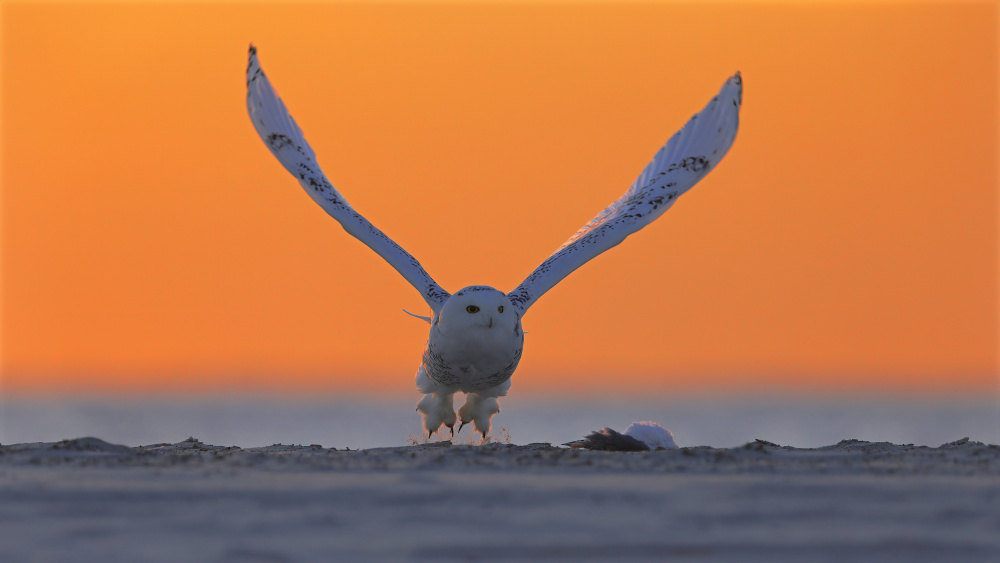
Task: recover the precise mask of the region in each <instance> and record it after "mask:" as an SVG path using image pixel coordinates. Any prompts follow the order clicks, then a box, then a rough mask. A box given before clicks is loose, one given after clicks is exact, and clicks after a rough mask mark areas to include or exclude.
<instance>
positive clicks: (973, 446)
mask: <svg viewBox="0 0 1000 563" xmlns="http://www.w3.org/2000/svg"><path fill="white" fill-rule="evenodd" d="M379 560H391V561H398V560H421V561H613V560H627V561H663V560H696V561H775V560H790V561H837V560H852V561H889V560H892V561H945V560H947V561H996V560H1000V447H998V446H995V445H985V444H982V443H979V442H975V441H971V440H967V439H964V440H958V441H956V442H952V443H949V444H944V445H942V446H940V447H937V448H929V447H923V446H905V445H894V444H889V443H884V442H882V443H874V442H860V441H857V440H845V441H843V442H840V443H838V444H836V445H833V446H828V447H823V448H812V449H798V448H789V447H782V446H779V445H776V444H771V443H769V442H764V441H759V440H758V441H756V442H751V443H749V444H746V445H744V446H741V447H737V448H724V449H723V448H710V447H698V448H680V449H674V450H661V451H655V452H638V453H618V452H592V451H579V450H570V449H567V448H560V447H553V446H550V445H549V444H530V445H527V446H515V445H510V444H487V445H484V446H458V445H451V444H450V443H448V442H440V443H435V444H424V445H417V446H406V447H396V448H377V449H369V450H335V449H327V448H322V447H320V446H286V445H275V446H269V447H264V448H248V449H240V448H235V447H220V446H212V445H208V444H204V443H201V442H199V441H197V440H194V439H189V440H186V441H183V442H178V443H176V444H157V445H152V446H144V447H137V448H130V447H126V446H120V445H114V444H109V443H107V442H104V441H102V440H99V439H96V438H81V439H76V440H65V441H62V442H57V443H38V444H19V445H7V446H0V561H4V562H10V563H16V562H21V561H46V562H49V561H52V562H57V561H102V562H112V561H130V562H131V561H226V562H229V561H232V562H236V561H247V562H261V561H379Z"/></svg>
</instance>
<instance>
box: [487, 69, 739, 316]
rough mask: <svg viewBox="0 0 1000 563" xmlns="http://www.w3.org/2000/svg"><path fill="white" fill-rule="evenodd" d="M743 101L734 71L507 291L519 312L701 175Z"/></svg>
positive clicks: (730, 137) (731, 134)
mask: <svg viewBox="0 0 1000 563" xmlns="http://www.w3.org/2000/svg"><path fill="white" fill-rule="evenodd" d="M742 103H743V81H742V79H741V78H740V73H738V72H737V73H736V74H735V75H734V76H732V77H731V78H730V79H729V80H727V81H726V83H725V84H723V85H722V89H721V90H720V91H719V94H718V95H717V96H715V97H714V98H712V101H710V102H709V103H708V105H707V106H705V108H704V109H702V110H701V111H700V112H698V113H697V114H695V115H694V116H693V117H692V118H691V119H690V120H688V122H687V124H686V125H685V126H684V127H683V128H681V130H680V131H678V132H677V133H675V134H674V136H673V137H671V138H670V140H669V141H667V144H666V145H664V146H663V148H661V149H660V150H659V152H657V153H656V156H655V157H653V160H652V162H650V163H649V164H648V165H647V166H646V168H645V169H644V170H643V171H642V174H640V175H639V178H638V179H636V181H635V183H634V184H632V187H630V188H629V189H628V191H626V192H625V195H623V196H622V197H620V198H619V199H618V200H617V201H615V202H614V203H612V204H611V205H609V206H608V207H607V208H605V209H604V211H602V212H600V213H598V214H597V216H596V217H594V218H593V219H591V220H590V222H589V223H587V224H586V225H584V226H583V227H582V228H581V229H580V230H579V231H577V232H576V234H574V235H573V236H572V237H570V239H569V240H567V241H566V242H565V243H564V244H563V245H562V246H560V247H559V248H558V249H556V251H555V252H554V253H553V254H552V256H550V257H549V258H548V259H547V260H545V262H542V264H541V265H540V266H538V267H537V268H535V271H534V272H532V273H531V275H529V276H528V277H527V279H525V280H524V282H522V283H521V285H519V286H518V287H517V288H516V289H515V290H514V291H511V292H510V293H508V294H507V297H508V298H509V299H510V300H511V302H512V303H513V304H514V306H515V307H516V308H517V309H519V311H520V313H521V314H522V315H523V314H524V312H525V311H527V309H528V307H530V306H531V305H532V304H533V303H534V302H535V300H537V299H538V298H539V297H541V296H542V294H544V293H545V292H546V291H548V290H550V289H552V287H553V286H555V285H556V284H557V283H559V282H560V281H561V280H562V279H563V278H565V277H566V276H568V275H569V274H571V273H572V272H573V271H574V270H576V269H577V268H579V267H580V266H582V265H584V264H586V263H587V262H588V261H590V260H591V259H593V258H594V257H596V256H597V255H599V254H601V253H602V252H604V251H606V250H608V249H609V248H612V247H614V246H617V245H618V244H619V243H621V242H622V241H623V240H625V237H627V236H629V235H631V234H632V233H634V232H636V231H638V230H639V229H641V228H643V227H645V226H646V225H648V224H650V223H652V222H653V221H654V220H655V219H656V218H657V217H659V216H660V215H662V214H663V212H664V211H666V210H667V209H669V208H670V206H671V205H673V204H674V202H675V201H677V198H678V197H680V196H681V195H683V194H684V192H686V191H688V190H689V189H691V187H692V186H694V185H695V184H696V183H698V181H699V180H701V179H702V178H704V177H705V175H706V174H708V173H709V172H710V171H711V170H712V168H714V167H715V165H716V164H718V162H719V160H721V159H722V157H723V156H725V155H726V152H727V151H729V147H731V146H732V145H733V141H735V140H736V130H737V129H738V128H739V121H740V105H741V104H742Z"/></svg>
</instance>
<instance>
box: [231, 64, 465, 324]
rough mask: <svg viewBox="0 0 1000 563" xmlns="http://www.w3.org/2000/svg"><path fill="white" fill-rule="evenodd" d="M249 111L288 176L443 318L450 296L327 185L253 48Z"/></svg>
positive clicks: (303, 138) (249, 80) (249, 84)
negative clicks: (391, 268)
mask: <svg viewBox="0 0 1000 563" xmlns="http://www.w3.org/2000/svg"><path fill="white" fill-rule="evenodd" d="M247 111H248V112H249V113H250V121H251V122H253V126H254V128H255V129H256V130H257V134H258V135H260V138H261V139H263V140H264V144H265V145H267V148H269V149H270V150H271V153H272V154H274V156H275V157H276V158H277V159H278V162H280V163H281V165H282V166H284V167H285V170H288V171H289V172H291V173H292V175H293V176H295V177H296V178H297V179H298V180H299V183H300V184H302V187H304V188H305V189H306V193H308V194H309V196H310V197H312V199H313V201H315V202H316V203H318V204H319V206H320V207H322V208H323V210H324V211H326V212H327V213H329V214H330V216H331V217H333V218H334V219H336V220H337V221H338V222H339V223H340V224H341V225H342V226H343V227H344V230H345V231H347V232H348V233H350V234H351V235H353V236H354V237H355V238H357V239H358V240H360V241H361V242H363V243H365V244H366V245H367V246H368V247H369V248H371V249H372V250H374V251H375V252H377V253H378V255H379V256H381V257H382V258H384V259H385V261H386V262H388V263H389V265H390V266H392V267H393V268H395V269H396V271H397V272H399V273H400V274H402V276H403V277H404V278H406V281H408V282H410V284H412V285H413V287H415V288H417V291H419V292H420V295H421V296H422V297H423V298H424V301H426V302H427V304H428V305H430V307H431V310H433V311H434V312H435V313H437V312H438V310H439V309H440V308H441V305H442V304H443V303H444V302H445V300H447V299H448V297H450V295H449V293H448V292H447V291H445V290H444V289H442V288H441V286H439V285H438V284H437V283H436V282H435V281H434V280H433V279H432V278H431V277H430V276H429V275H428V274H427V272H426V271H424V268H423V266H421V265H420V262H417V260H416V259H415V258H414V257H413V256H411V255H410V253H409V252H407V251H405V250H403V248H402V247H401V246H399V245H398V244H396V243H395V242H393V240H392V239H390V238H389V237H388V236H386V235H385V233H383V232H382V231H380V230H378V229H377V228H375V226H374V225H372V224H371V223H370V222H369V221H368V219H365V218H364V217H363V216H362V215H361V214H360V213H358V212H357V211H355V210H354V208H352V207H351V205H350V204H349V203H347V200H345V199H344V197H343V196H341V195H340V193H338V192H337V190H336V189H334V187H333V185H332V184H330V181H329V180H327V179H326V176H325V175H324V174H323V171H322V170H320V167H319V163H317V162H316V153H314V152H313V150H312V148H311V147H310V146H309V143H307V142H306V139H305V137H304V136H303V135H302V131H301V130H300V129H299V126H298V125H297V124H296V123H295V120H294V119H292V116H291V115H290V114H289V113H288V110H286V109H285V104H284V103H282V101H281V98H279V97H278V96H277V94H275V92H274V88H272V87H271V83H270V81H268V79H267V76H265V75H264V71H263V70H261V68H260V63H259V62H258V61H257V48H256V47H254V46H253V45H250V54H249V61H248V62H247Z"/></svg>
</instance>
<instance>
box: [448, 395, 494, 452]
mask: <svg viewBox="0 0 1000 563" xmlns="http://www.w3.org/2000/svg"><path fill="white" fill-rule="evenodd" d="M498 412H500V403H499V402H498V401H497V398H496V397H483V396H482V395H479V394H478V393H468V394H466V395H465V404H464V405H462V408H461V409H459V410H458V416H459V417H460V418H461V419H462V426H459V427H458V430H459V432H461V431H462V427H464V426H465V425H466V424H468V423H470V422H472V423H473V424H475V426H476V432H479V433H480V434H482V435H483V440H485V439H486V435H487V434H489V432H490V419H492V418H493V415H495V414H496V413H498Z"/></svg>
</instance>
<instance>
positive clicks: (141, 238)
mask: <svg viewBox="0 0 1000 563" xmlns="http://www.w3.org/2000/svg"><path fill="white" fill-rule="evenodd" d="M998 21H1000V18H998V11H997V4H996V3H986V2H984V3H963V4H953V3H948V2H942V3H939V4H918V5H905V4H899V3H886V4H866V3H851V4H845V5H841V4H838V3H834V2H824V3H811V2H803V3H795V2H787V3H761V4H756V3H747V2H744V3H733V4H720V3H712V4H707V5H698V4H695V3H679V4H674V3H662V4H656V3H651V4H645V3H644V4H635V5H628V6H622V5H620V4H601V3H596V4H588V5H578V4H572V3H568V4H567V3H558V4H521V5H513V6H511V5H501V4H494V5H469V4H462V3H437V4H426V5H425V4H406V3H404V4H379V5H372V4H350V3H319V2H317V3H306V4H296V5H290V6H289V5H283V4H277V3H275V4H254V5H247V6H244V5H241V4H239V3H220V4H215V5H211V6H210V7H205V6H202V5H197V4H194V5H193V4H187V3H178V4H158V5H143V4H128V3H123V4H88V3H79V4H59V3H42V4H38V3H29V2H25V3H18V2H5V3H4V4H3V14H2V25H3V29H2V56H3V76H2V80H3V82H2V88H3V90H2V93H3V115H2V119H3V122H2V133H3V139H2V142H3V145H2V151H3V152H2V159H3V160H2V165H3V169H2V174H3V176H2V181H3V185H2V188H3V192H2V206H3V207H2V213H3V215H2V220H3V225H2V228H3V231H2V237H3V238H2V242H3V256H2V259H3V262H2V267H3V273H2V282H3V284H2V291H3V294H2V297H3V300H2V307H3V308H2V322H3V324H2V329H3V332H2V345H3V346H2V353H3V357H2V368H3V388H4V390H5V392H8V393H46V392H56V391H62V392H67V391H68V392H78V391H79V392H107V391H126V392H128V391H142V392H149V391H172V392H175V391H184V392H200V391H232V392H240V391H279V392H281V391H284V392H341V391H344V390H352V391H357V390H362V391H376V392H390V393H410V392H412V389H411V386H412V379H413V373H414V370H415V369H416V366H417V363H418V361H419V356H420V353H421V351H422V349H423V344H424V340H425V339H426V334H427V325H425V324H424V323H422V322H420V321H418V320H416V319H412V318H410V317H407V316H406V315H404V314H403V312H402V311H401V309H402V308H407V309H410V310H412V311H424V310H425V309H426V307H425V305H424V304H423V302H422V300H421V299H420V296H419V295H418V294H417V292H416V291H415V290H413V288H412V287H411V286H409V285H408V284H407V283H406V282H405V281H404V280H403V279H402V278H401V277H400V276H399V275H397V274H396V273H395V272H394V271H393V270H392V269H391V268H390V267H389V266H388V265H387V264H385V263H384V262H383V261H382V260H381V259H380V258H379V257H378V256H376V255H375V254H373V253H372V252H371V251H370V250H369V249H368V248H366V247H365V246H363V245H362V244H361V243H359V242H358V241H356V240H355V239H353V238H351V237H350V236H348V235H347V234H346V233H345V232H344V231H343V230H342V229H341V227H340V226H339V225H337V223H336V222H334V221H333V220H332V219H330V218H329V217H327V216H326V215H325V214H324V213H323V212H322V210H320V209H319V208H318V207H317V206H316V205H315V204H314V203H312V202H311V201H310V200H309V198H308V197H307V195H306V194H305V193H304V192H303V190H302V188H300V187H299V186H298V184H297V183H296V182H295V180H294V179H293V178H292V177H291V176H290V175H289V174H288V173H287V172H286V171H285V170H283V169H282V168H281V166H280V165H279V164H278V163H277V161H275V160H274V158H273V157H272V156H271V155H270V154H269V153H268V151H267V150H266V148H265V147H264V145H263V144H262V143H261V141H260V140H259V139H258V138H257V136H256V134H255V132H254V130H253V128H252V127H251V125H250V123H249V120H248V118H247V116H246V110H245V106H244V82H243V71H244V68H245V56H246V47H247V43H248V42H250V41H251V40H252V41H254V42H255V43H256V44H257V45H258V47H259V49H260V56H261V61H262V64H263V66H264V68H265V70H266V71H267V73H268V75H269V77H270V78H271V80H272V82H273V83H274V84H275V86H276V88H277V89H278V91H279V93H280V94H281V95H282V97H283V98H284V99H285V101H286V103H287V104H288V106H289V108H290V110H291V111H292V113H293V114H294V115H295V117H296V119H297V120H298V122H299V124H300V125H301V126H302V128H303V130H304V131H305V134H306V136H307V138H308V139H309V141H310V142H311V144H312V146H313V148H314V149H315V150H316V152H317V154H318V155H319V160H320V163H321V164H322V165H323V167H324V169H325V171H326V172H327V174H328V176H329V177H330V179H331V181H332V182H333V183H334V184H335V185H336V186H337V187H338V189H339V190H340V191H341V192H342V193H343V194H344V196H345V197H346V198H347V199H348V200H349V201H350V202H351V203H352V205H353V206H354V207H355V208H356V209H358V210H359V211H361V212H362V213H364V214H365V215H366V216H367V217H368V218H369V219H370V220H371V221H372V222H373V223H375V224H376V225H377V226H378V227H380V228H381V229H382V230H383V231H385V232H386V233H387V234H389V235H390V236H391V237H393V238H394V239H395V240H396V241H397V242H399V243H400V244H401V245H403V246H404V247H405V248H407V249H408V250H409V251H410V252H411V253H412V254H413V255H414V256H416V257H417V258H418V259H419V260H420V261H421V262H422V263H423V265H424V266H425V268H426V269H427V270H428V272H429V273H430V274H431V275H432V276H433V277H434V278H435V279H436V280H437V281H438V282H439V283H440V284H441V285H442V286H443V287H445V288H446V289H448V290H450V291H457V290H458V289H460V288H461V287H463V286H466V285H470V284H487V285H493V286H495V287H497V288H499V289H502V290H504V291H509V290H510V289H512V288H514V287H515V286H516V285H517V284H518V283H520V281H521V280H522V279H523V278H524V277H525V276H527V274H528V273H530V272H531V270H532V269H534V267H535V266H536V265H538V264H539V263H540V262H541V261H542V260H544V259H545V258H546V257H547V256H548V255H549V254H550V253H551V252H552V251H553V250H554V249H555V248H556V247H558V246H559V245H560V244H561V243H562V242H563V241H564V240H565V239H566V238H567V237H568V236H569V235H571V234H572V233H573V232H574V231H575V230H576V229H577V228H579V227H580V226H581V225H583V223H585V222H586V221H587V220H589V219H590V218H591V217H592V216H593V215H594V214H595V213H596V212H597V211H599V210H600V209H602V208H603V207H604V206H605V205H606V204H608V203H609V202H611V201H612V200H613V199H615V198H617V197H618V196H619V195H621V193H622V192H623V191H624V190H625V189H626V188H627V187H628V186H629V185H630V184H631V182H632V180H633V179H634V178H635V177H636V176H637V175H638V173H639V171H640V170H641V169H642V167H643V166H644V165H645V164H646V162H648V160H649V159H650V158H651V157H652V155H653V153H654V152H655V151H656V150H657V149H658V148H659V147H660V146H661V144H662V143H663V142H665V141H666V139H667V138H668V137H669V136H670V135H671V134H673V132H674V131H675V130H676V129H677V128H679V127H680V126H681V125H682V124H683V123H684V121H685V120H686V119H687V118H688V117H689V116H690V115H691V114H693V113H695V112H696V111H698V110H699V109H701V107H702V106H703V105H704V104H705V103H706V102H707V101H708V100H709V99H710V98H711V97H712V96H713V95H714V94H715V93H716V91H717V89H718V88H719V86H720V85H721V84H722V82H723V81H724V80H725V78H726V77H728V76H729V75H731V74H732V73H733V72H734V71H736V70H740V71H742V73H743V77H744V82H745V92H744V106H743V111H742V120H741V129H740V133H739V136H738V137H737V141H736V144H735V146H734V148H733V149H732V151H731V152H730V153H729V155H728V156H727V157H726V158H725V160H724V161H723V162H722V163H721V164H720V165H719V167H718V168H717V169H716V170H715V171H713V172H712V173H711V174H710V175H709V176H708V177H707V178H706V179H705V180H704V181H703V182H702V183H701V184H699V185H698V186H697V187H696V188H695V189H693V190H692V191H691V192H690V193H689V194H688V195H685V196H684V197H683V198H682V199H681V200H680V202H679V203H678V204H677V205H676V206H674V207H673V208H672V209H671V210H670V211H669V212H668V213H667V214H665V215H664V216H663V217H662V218H661V219H660V220H659V221H657V223H655V224H654V225H652V226H651V227H649V228H647V229H645V230H643V231H642V232H640V233H638V234H637V235H635V236H633V237H631V238H630V239H629V240H628V241H626V242H625V243H624V244H623V245H621V246H619V247H617V248H615V249H613V250H612V251H611V252H609V253H607V254H605V255H602V256H601V257H600V258H598V259H596V260H594V261H592V262H591V263H589V264H587V265H586V266H584V267H583V268H581V269H580V270H578V271H577V272H576V273H574V274H573V275H571V276H570V277H569V278H567V279H566V280H565V281H564V282H562V283H561V284H560V285H559V286H557V287H556V288H555V289H553V290H552V291H551V292H549V293H548V294H546V295H545V296H544V297H543V298H542V299H540V300H539V302H538V303H537V304H536V305H535V306H534V307H533V308H532V309H531V312H530V314H529V315H528V316H527V317H526V319H525V328H526V330H527V331H528V337H527V341H526V348H525V355H524V358H523V360H522V363H521V367H520V368H519V370H518V372H517V373H516V374H515V375H514V389H513V391H512V393H514V392H517V391H518V390H526V391H530V390H532V389H549V390H558V389H562V388H565V387H566V386H567V384H568V383H569V379H568V378H569V377H574V378H578V379H575V380H574V381H573V382H572V383H571V384H570V387H571V392H572V393H600V392H603V389H604V385H603V384H602V379H604V378H605V377H607V375H608V374H612V375H613V376H614V377H615V378H616V381H618V382H619V385H620V387H621V388H622V389H624V390H625V391H626V392H628V391H630V390H631V391H640V390H644V389H647V388H649V387H650V386H652V387H653V388H654V389H656V392H663V393H673V392H678V391H703V392H712V391H717V390H721V389H723V388H729V387H733V386H735V387H736V388H739V389H753V390H758V391H760V390H779V391H780V390H821V391H822V390H836V391H852V390H877V391H887V392H897V391H899V392H924V391H931V392H941V391H958V392H976V393H983V392H991V391H992V390H995V388H996V387H995V386H996V373H997V360H998V349H997V342H998V299H997V289H998V271H997V265H998V257H997V247H998V230H997V214H998V206H997V179H998V178H997V155H998V141H997V130H998V117H997V116H998V107H997V102H998V99H1000V96H998V64H997V63H998V60H997V52H998V45H997V37H998V34H997V23H998Z"/></svg>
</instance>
